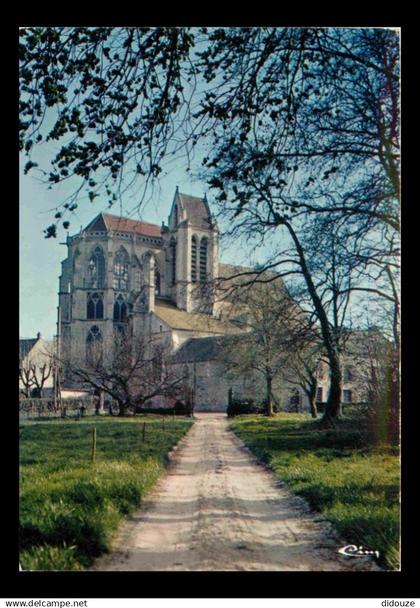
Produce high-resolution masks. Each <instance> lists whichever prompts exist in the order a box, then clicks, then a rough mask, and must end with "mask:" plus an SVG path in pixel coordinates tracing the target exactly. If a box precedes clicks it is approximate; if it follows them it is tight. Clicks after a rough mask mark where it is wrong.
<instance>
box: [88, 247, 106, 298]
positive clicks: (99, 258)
mask: <svg viewBox="0 0 420 608" xmlns="http://www.w3.org/2000/svg"><path fill="white" fill-rule="evenodd" d="M88 269H89V284H90V286H91V287H99V288H101V287H105V256H104V252H103V251H102V248H101V247H96V248H95V249H94V251H93V253H92V255H91V257H90V260H89V263H88Z"/></svg>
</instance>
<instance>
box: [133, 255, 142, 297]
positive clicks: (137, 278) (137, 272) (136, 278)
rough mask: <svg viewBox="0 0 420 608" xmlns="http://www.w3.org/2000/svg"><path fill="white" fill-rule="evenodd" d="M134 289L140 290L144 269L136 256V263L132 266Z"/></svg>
mask: <svg viewBox="0 0 420 608" xmlns="http://www.w3.org/2000/svg"><path fill="white" fill-rule="evenodd" d="M132 279H133V280H132V289H133V291H140V290H141V288H142V285H143V279H142V269H141V266H140V263H139V262H138V260H137V258H136V263H135V265H134V266H133V268H132Z"/></svg>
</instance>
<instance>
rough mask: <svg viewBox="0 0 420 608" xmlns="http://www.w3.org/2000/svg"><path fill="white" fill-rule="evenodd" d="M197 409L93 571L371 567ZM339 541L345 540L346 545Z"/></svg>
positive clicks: (213, 417)
mask: <svg viewBox="0 0 420 608" xmlns="http://www.w3.org/2000/svg"><path fill="white" fill-rule="evenodd" d="M227 425H228V422H227V419H226V417H225V416H224V415H223V414H197V421H196V423H195V424H194V425H193V427H192V428H191V430H190V431H189V432H188V434H187V435H186V436H185V437H184V439H183V440H182V441H181V443H180V444H179V447H178V450H177V451H176V453H175V454H176V455H175V457H174V459H173V461H172V463H171V465H170V467H169V469H168V472H167V474H166V475H165V476H164V477H163V478H162V479H161V480H160V482H159V483H158V485H157V486H156V487H155V490H154V491H153V492H152V493H151V494H150V495H149V496H148V498H147V499H146V500H145V501H144V503H143V505H142V508H141V510H140V511H139V512H138V513H137V514H136V515H135V516H134V517H132V518H130V520H129V521H128V522H126V523H125V524H124V525H123V526H122V528H121V531H120V533H119V536H118V538H117V539H116V543H115V551H114V552H113V553H111V554H109V555H107V556H105V557H103V558H101V559H100V560H98V562H97V563H96V564H95V567H94V569H95V570H108V571H116V570H124V571H127V570H136V571H145V570H161V571H162V570H302V571H305V570H306V571H308V570H309V571H315V570H326V571H331V570H356V569H357V570H371V569H378V568H377V566H376V565H375V563H374V562H373V561H370V558H366V559H365V558H361V559H358V558H348V557H347V558H346V557H344V556H341V555H338V554H337V549H338V548H339V547H341V546H343V541H342V540H340V539H339V538H338V537H337V536H336V535H335V534H334V532H333V531H332V529H331V527H330V526H329V525H328V524H326V523H325V522H320V521H318V520H317V517H316V516H315V515H314V514H313V513H311V512H310V511H309V510H308V508H307V507H306V505H305V503H304V501H302V500H301V499H300V498H298V497H295V496H293V495H291V494H290V493H289V492H288V491H287V490H286V489H285V488H284V487H282V484H279V482H277V481H276V480H275V479H274V477H273V475H272V474H271V473H270V472H269V471H267V470H266V469H265V468H264V467H263V466H261V465H259V464H258V463H257V461H256V460H255V458H254V457H253V456H252V455H251V454H250V453H249V451H248V450H247V449H246V448H245V447H244V446H243V444H242V442H241V441H240V440H239V439H238V438H237V437H236V436H235V435H234V434H233V433H232V432H231V431H229V430H228V428H227ZM344 544H345V543H344Z"/></svg>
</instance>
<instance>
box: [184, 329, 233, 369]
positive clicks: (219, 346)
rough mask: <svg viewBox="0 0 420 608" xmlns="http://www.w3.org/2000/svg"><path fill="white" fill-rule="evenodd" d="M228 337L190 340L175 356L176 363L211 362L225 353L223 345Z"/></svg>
mask: <svg viewBox="0 0 420 608" xmlns="http://www.w3.org/2000/svg"><path fill="white" fill-rule="evenodd" d="M227 339H229V337H228V336H209V337H208V338H190V339H189V340H187V341H186V342H184V343H183V344H182V345H181V346H180V347H179V348H178V350H177V351H176V352H175V353H174V355H173V361H174V363H189V362H192V361H211V360H213V359H217V358H218V357H219V356H220V355H221V354H222V352H223V345H224V344H225V343H226V341H227Z"/></svg>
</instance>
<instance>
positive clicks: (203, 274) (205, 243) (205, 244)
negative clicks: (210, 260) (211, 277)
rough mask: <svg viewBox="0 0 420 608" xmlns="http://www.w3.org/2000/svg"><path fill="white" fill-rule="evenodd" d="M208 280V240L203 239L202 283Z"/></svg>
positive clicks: (201, 246) (201, 249) (201, 255)
mask: <svg viewBox="0 0 420 608" xmlns="http://www.w3.org/2000/svg"><path fill="white" fill-rule="evenodd" d="M206 279H207V238H206V237H203V238H202V239H201V243H200V281H205V280H206Z"/></svg>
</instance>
